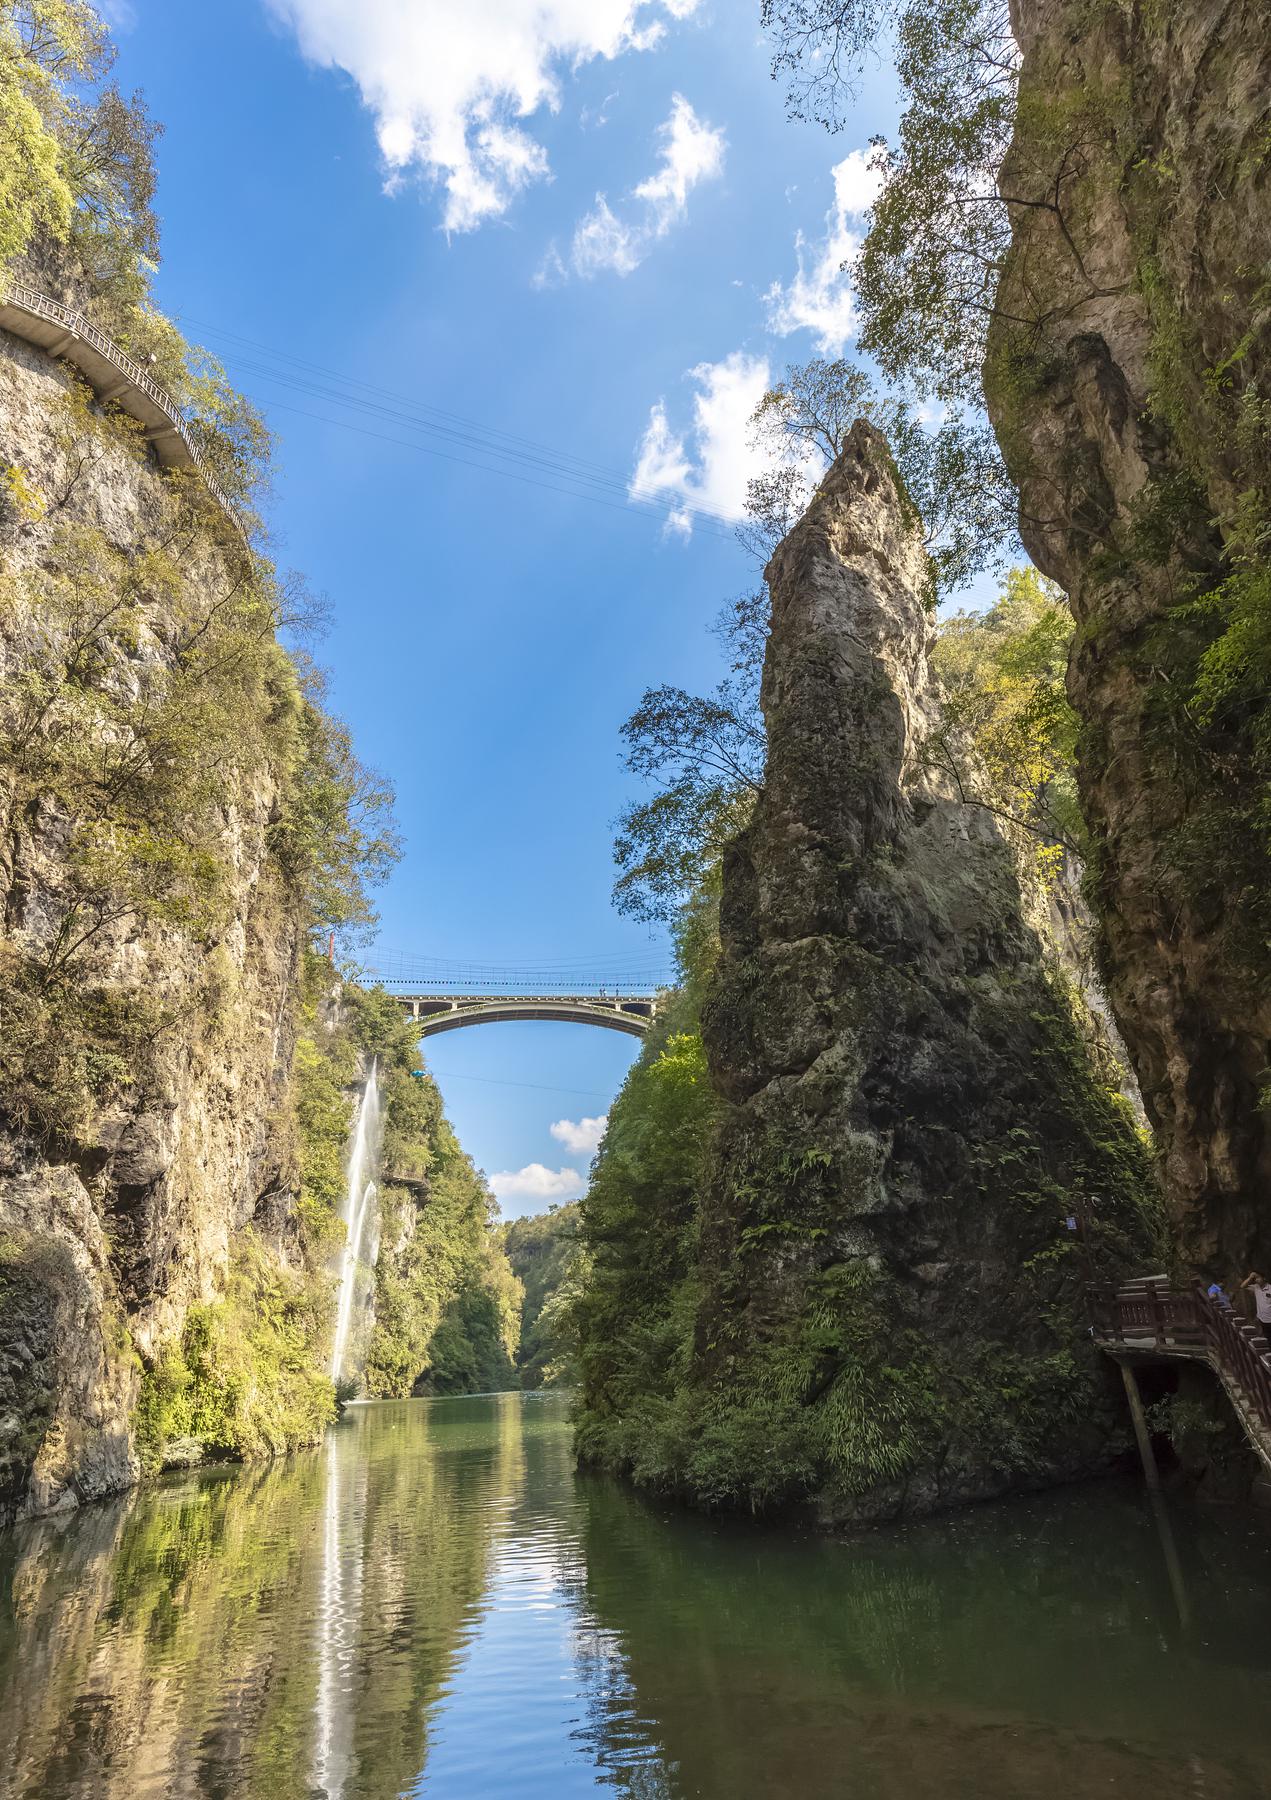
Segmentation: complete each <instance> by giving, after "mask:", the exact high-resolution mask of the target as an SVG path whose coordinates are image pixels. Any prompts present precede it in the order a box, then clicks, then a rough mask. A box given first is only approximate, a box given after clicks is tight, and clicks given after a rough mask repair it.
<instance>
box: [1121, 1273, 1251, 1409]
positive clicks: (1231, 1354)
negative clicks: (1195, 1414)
mask: <svg viewBox="0 0 1271 1800" xmlns="http://www.w3.org/2000/svg"><path fill="white" fill-rule="evenodd" d="M1091 1310H1092V1314H1093V1320H1094V1335H1095V1337H1096V1339H1098V1341H1099V1342H1101V1343H1108V1344H1117V1345H1123V1346H1124V1347H1125V1348H1126V1349H1128V1350H1136V1349H1139V1350H1142V1349H1155V1350H1156V1351H1158V1352H1160V1353H1161V1354H1162V1355H1165V1356H1168V1355H1171V1354H1174V1355H1197V1354H1200V1355H1203V1356H1204V1357H1206V1359H1207V1360H1208V1361H1209V1362H1210V1363H1212V1364H1213V1365H1214V1366H1215V1367H1216V1368H1217V1369H1219V1370H1220V1371H1221V1372H1223V1373H1225V1374H1226V1375H1227V1376H1228V1377H1229V1378H1230V1379H1232V1380H1233V1381H1234V1382H1235V1383H1236V1384H1237V1386H1238V1387H1239V1388H1240V1390H1241V1392H1242V1393H1243V1394H1244V1395H1245V1397H1246V1399H1247V1400H1248V1402H1249V1404H1250V1406H1251V1407H1252V1408H1253V1410H1254V1412H1255V1413H1256V1414H1257V1416H1258V1418H1259V1420H1260V1421H1261V1423H1262V1425H1263V1426H1264V1427H1265V1429H1266V1430H1267V1431H1268V1432H1271V1353H1269V1352H1268V1350H1267V1347H1266V1340H1265V1339H1264V1337H1263V1335H1262V1333H1261V1332H1260V1331H1259V1330H1258V1329H1257V1328H1256V1327H1255V1326H1254V1325H1253V1324H1251V1323H1250V1322H1249V1320H1247V1319H1244V1318H1242V1317H1241V1316H1240V1315H1239V1314H1238V1313H1237V1312H1235V1311H1233V1310H1232V1308H1231V1307H1229V1306H1220V1305H1219V1304H1218V1302H1217V1301H1216V1300H1212V1299H1211V1298H1210V1297H1209V1295H1208V1294H1207V1293H1206V1292H1205V1291H1204V1289H1203V1288H1200V1287H1197V1288H1195V1289H1178V1288H1171V1287H1170V1286H1169V1285H1168V1284H1167V1283H1166V1282H1164V1281H1152V1280H1148V1281H1137V1282H1131V1283H1129V1284H1128V1285H1127V1286H1125V1287H1123V1288H1120V1289H1117V1290H1113V1289H1111V1288H1104V1289H1100V1290H1098V1291H1097V1292H1095V1293H1094V1294H1092V1296H1091Z"/></svg>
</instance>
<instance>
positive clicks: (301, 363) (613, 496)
mask: <svg viewBox="0 0 1271 1800" xmlns="http://www.w3.org/2000/svg"><path fill="white" fill-rule="evenodd" d="M191 323H194V324H197V323H198V321H197V320H192V321H191ZM207 328H208V329H210V330H211V331H212V333H213V335H214V336H218V337H224V338H227V339H235V340H237V342H239V343H242V344H246V345H248V346H249V347H250V348H253V349H256V350H260V351H262V352H263V353H264V354H265V355H266V356H268V357H272V358H275V359H280V360H281V361H283V362H286V363H290V364H292V365H294V367H295V369H297V370H305V369H308V370H312V371H313V372H314V373H316V374H318V375H321V376H322V377H324V378H325V380H324V382H321V383H320V382H315V381H313V380H310V379H309V378H308V377H306V376H304V375H301V374H293V373H291V372H289V371H287V370H279V369H276V368H271V367H270V366H269V365H268V364H267V363H263V364H262V363H260V362H258V361H255V360H254V359H252V358H250V357H245V356H243V355H242V353H241V352H238V351H233V350H231V351H230V352H228V353H227V360H228V361H230V362H231V363H234V364H235V365H236V366H237V367H239V368H243V369H246V370H247V371H248V372H249V373H252V374H254V375H256V376H257V377H258V378H259V379H263V380H265V381H268V382H274V383H276V384H278V385H279V386H283V387H286V388H288V389H290V390H291V391H293V392H298V393H301V394H304V395H307V396H309V397H311V398H314V399H317V400H322V401H325V402H327V403H328V404H331V405H335V406H337V407H342V408H347V409H349V410H352V411H355V412H360V413H362V414H363V415H364V416H369V417H371V418H374V419H380V420H383V421H385V422H388V423H391V424H396V425H399V426H401V427H403V428H404V429H406V430H409V431H416V432H421V433H424V434H427V435H432V436H436V437H440V438H442V439H443V440H444V441H446V442H448V443H450V444H454V445H458V446H460V447H462V448H467V449H471V450H473V451H475V452H476V453H478V454H479V455H482V456H490V457H496V458H501V459H503V460H504V461H515V462H519V463H521V464H522V465H524V468H523V469H522V470H517V469H514V468H506V467H501V466H499V464H498V463H497V462H496V463H490V462H474V461H472V460H471V459H470V458H468V457H465V456H460V455H458V454H456V452H455V450H454V449H452V448H441V447H439V446H438V445H436V444H424V443H418V442H415V441H413V440H410V439H402V438H397V437H390V436H388V435H387V434H386V433H383V432H377V431H373V430H371V429H370V428H369V427H367V426H359V425H355V424H353V423H352V422H351V421H349V420H347V419H339V418H330V417H328V416H326V415H324V414H320V413H313V412H308V411H307V410H306V409H304V408H303V407H299V406H294V405H290V404H288V403H287V402H286V401H283V400H277V399H271V400H270V401H269V402H268V404H269V405H270V406H272V407H275V408H277V409H278V410H280V411H283V412H291V413H294V414H295V415H296V416H297V417H300V418H307V419H312V420H314V421H315V422H316V423H318V424H323V425H331V426H334V427H336V429H338V430H342V431H351V432H354V433H356V434H357V435H359V436H362V437H369V438H373V439H375V440H376V441H378V442H381V443H386V444H392V445H394V446H395V447H397V448H399V449H406V450H417V451H421V452H422V453H423V454H425V455H428V456H434V457H437V458H439V459H441V460H442V461H445V462H453V463H456V464H458V465H459V466H461V467H465V468H472V469H476V470H477V471H478V472H479V473H481V474H487V475H501V476H503V477H505V478H506V479H508V480H513V481H520V482H522V483H523V484H525V485H528V486H532V487H539V488H542V489H544V490H546V491H547V492H550V493H558V494H561V495H563V496H565V497H566V498H569V499H575V500H590V501H591V502H592V503H593V504H595V505H599V506H608V507H609V508H610V509H611V510H619V511H623V512H631V511H634V512H636V513H640V512H642V511H643V512H644V516H646V517H649V516H654V515H656V516H657V517H658V518H659V519H661V520H662V521H663V522H664V523H665V521H666V520H667V519H669V518H671V517H672V516H673V515H675V514H676V513H678V512H688V513H690V514H691V515H692V517H693V518H694V519H695V520H696V521H699V522H700V523H701V524H702V527H703V529H704V530H705V531H707V532H708V533H709V534H710V535H711V536H715V537H721V538H723V537H731V536H732V530H733V527H734V525H735V523H736V521H735V520H734V519H731V518H730V517H729V516H728V515H727V514H725V513H723V512H721V511H719V510H718V509H716V508H713V507H709V506H703V505H700V504H697V503H694V502H692V501H689V500H686V499H685V498H684V497H683V496H680V497H678V498H676V499H664V498H661V497H659V495H657V494H656V493H654V492H651V491H650V492H644V493H641V492H639V491H633V490H632V488H631V486H630V484H629V483H628V481H627V480H626V478H625V477H623V476H621V475H618V474H616V473H615V472H614V471H613V470H612V469H607V468H605V467H603V466H602V465H600V464H598V463H593V462H590V461H589V460H587V459H586V458H583V457H578V456H575V455H574V454H573V453H572V452H570V451H564V450H559V449H557V448H554V447H553V446H550V445H546V444H542V443H539V442H537V441H536V440H535V439H532V438H524V437H519V436H518V435H517V434H515V433H512V432H505V431H501V430H499V429H498V428H497V427H491V426H488V425H485V424H482V423H480V422H478V421H474V420H470V419H465V418H463V416H462V415H460V414H457V413H448V412H446V411H445V410H444V409H442V408H440V407H434V406H430V405H427V404H425V403H422V402H417V401H408V402H403V401H402V398H401V396H400V395H391V394H390V393H389V390H387V389H384V388H378V387H376V386H374V384H372V383H369V382H363V381H359V380H357V379H356V378H355V377H351V376H347V375H343V374H341V373H339V372H338V371H336V370H330V369H326V368H324V367H323V366H322V365H321V364H318V363H310V362H307V361H306V360H305V359H304V358H300V357H295V356H291V355H289V354H288V353H287V352H285V351H277V350H272V349H269V348H268V347H267V346H264V345H258V344H255V343H254V342H253V340H251V339H248V338H242V337H239V335H238V334H237V333H234V332H227V331H224V330H223V329H222V328H221V327H218V326H209V327H207ZM326 382H335V383H338V384H341V386H342V387H344V388H352V389H358V388H360V389H362V390H363V392H364V393H366V394H380V395H383V396H385V398H386V399H391V400H392V401H393V404H392V405H385V404H383V403H382V402H381V401H376V400H369V399H363V398H362V397H361V396H360V395H359V394H357V393H356V392H354V393H347V392H342V391H341V388H340V387H339V386H337V387H334V388H333V387H331V386H329V385H325V383H326ZM430 415H431V416H430ZM500 439H502V440H503V441H502V442H499V441H498V440H500ZM525 469H529V470H535V471H537V477H536V476H535V475H533V474H528V473H525V472H524V470H525ZM545 476H554V477H557V479H556V480H548V479H541V478H538V477H545ZM562 481H564V482H569V483H573V484H575V485H572V486H562V485H560V483H561V482H562ZM579 484H581V485H579ZM592 490H597V491H592ZM645 509H649V510H647V511H646V510H645ZM720 528H722V529H720Z"/></svg>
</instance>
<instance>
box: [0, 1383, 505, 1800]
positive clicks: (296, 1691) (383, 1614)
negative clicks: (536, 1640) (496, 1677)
mask: <svg viewBox="0 0 1271 1800" xmlns="http://www.w3.org/2000/svg"><path fill="white" fill-rule="evenodd" d="M437 1420H438V1414H436V1413H434V1414H431V1415H430V1414H429V1413H427V1412H426V1411H425V1409H423V1408H421V1407H417V1406H416V1407H402V1408H400V1409H397V1408H393V1409H388V1408H379V1409H377V1410H376V1414H375V1426H374V1429H368V1415H367V1414H365V1413H361V1412H359V1411H356V1410H355V1411H354V1413H353V1414H352V1415H351V1416H350V1419H349V1421H348V1423H347V1424H346V1425H345V1426H344V1427H343V1428H341V1429H340V1430H339V1431H338V1432H336V1433H335V1434H334V1435H333V1437H332V1439H331V1441H330V1447H329V1449H324V1450H322V1451H318V1452H315V1453H313V1454H304V1455H299V1456H297V1457H296V1458H294V1459H292V1460H291V1461H290V1462H288V1463H286V1464H280V1465H276V1466H272V1467H270V1468H268V1469H262V1470H259V1471H256V1470H248V1471H239V1472H236V1473H235V1474H233V1475H224V1476H222V1475H216V1476H210V1475H209V1476H204V1477H202V1478H200V1479H198V1480H191V1481H189V1482H186V1483H183V1484H182V1485H181V1486H180V1487H164V1488H160V1489H158V1490H156V1491H154V1492H151V1493H147V1494H143V1495H141V1496H139V1497H137V1498H135V1499H134V1500H132V1501H131V1502H121V1503H117V1504H115V1505H112V1506H111V1507H110V1508H109V1509H102V1510H98V1511H95V1512H93V1513H92V1514H91V1515H89V1516H86V1517H83V1518H81V1519H79V1520H76V1521H74V1522H73V1523H72V1524H71V1525H70V1527H69V1528H67V1526H66V1525H65V1524H64V1523H62V1522H49V1523H47V1524H44V1523H41V1524H38V1525H36V1524H33V1525H31V1526H29V1527H27V1528H24V1530H23V1531H22V1532H21V1533H20V1534H17V1535H15V1536H14V1537H13V1538H11V1539H10V1540H8V1541H6V1542H5V1543H4V1546H3V1552H2V1554H0V1608H2V1607H4V1606H5V1605H6V1604H7V1605H8V1607H9V1610H8V1611H7V1612H5V1611H0V1669H3V1670H4V1674H3V1676H0V1683H2V1684H3V1685H0V1769H4V1770H6V1771H15V1772H16V1773H15V1774H14V1775H13V1776H12V1781H13V1785H12V1786H10V1787H7V1788H4V1792H5V1796H6V1800H9V1796H10V1795H12V1796H13V1797H14V1800H18V1797H19V1796H20V1797H22V1800H28V1797H29V1800H35V1797H36V1796H43V1795H45V1794H48V1793H56V1794H58V1795H59V1796H75V1797H76V1800H81V1797H82V1800H116V1797H126V1800H134V1797H135V1796H136V1795H138V1794H140V1793H145V1792H150V1793H162V1794H164V1795H168V1794H186V1793H189V1794H198V1795H205V1794H217V1795H227V1796H228V1795H234V1796H236V1797H237V1796H242V1797H243V1800H254V1797H255V1796H262V1797H267V1800H312V1796H313V1795H314V1794H315V1793H321V1792H323V1791H325V1792H326V1793H327V1794H328V1795H329V1796H330V1797H331V1800H335V1796H336V1795H337V1794H341V1793H347V1794H349V1795H352V1794H353V1793H356V1794H358V1795H360V1796H378V1795H381V1794H382V1795H384V1796H385V1797H387V1796H390V1795H397V1794H399V1793H400V1792H401V1791H402V1790H403V1789H404V1788H407V1787H409V1786H410V1785H411V1784H412V1783H413V1782H414V1780H415V1779H416V1778H417V1776H418V1774H419V1772H420V1770H421V1768H422V1767H423V1764H424V1759H425V1754H426V1737H427V1731H428V1720H429V1716H430V1712H431V1710H432V1709H433V1707H434V1706H435V1703H436V1699H437V1696H438V1692H439V1690H440V1689H441V1687H442V1686H443V1684H444V1683H445V1682H446V1681H447V1680H448V1678H449V1677H450V1675H451V1673H452V1670H453V1667H454V1662H455V1658H456V1655H457V1654H458V1651H459V1649H460V1648H461V1646H462V1643H463V1641H464V1639H465V1635H466V1628H467V1626H466V1622H467V1620H468V1619H469V1617H470V1615H471V1613H472V1611H473V1609H474V1607H475V1605H476V1602H477V1601H478V1599H479V1597H480V1595H481V1593H482V1591H483V1589H484V1587H485V1585H486V1582H487V1575H488V1568H489V1561H490V1557H491V1553H492V1549H493V1544H494V1539H495V1538H496V1536H497V1534H498V1532H499V1529H500V1526H501V1523H502V1520H503V1518H504V1516H505V1514H504V1512H503V1511H502V1509H501V1508H500V1506H499V1505H498V1504H497V1502H498V1500H499V1499H500V1497H502V1496H506V1495H507V1494H508V1493H509V1492H510V1491H514V1489H515V1485H516V1482H517V1480H518V1478H519V1472H520V1469H521V1452H520V1440H519V1425H520V1420H519V1413H518V1412H517V1411H516V1409H515V1408H509V1409H508V1410H507V1413H506V1414H505V1416H504V1417H503V1418H502V1419H501V1421H500V1437H499V1441H498V1445H497V1448H496V1450H495V1452H494V1453H491V1452H490V1450H489V1440H488V1424H487V1425H486V1427H485V1428H484V1429H483V1430H480V1431H478V1430H477V1429H476V1428H475V1426H473V1425H472V1424H470V1423H469V1422H468V1421H466V1420H465V1418H464V1416H463V1411H462V1408H461V1407H455V1408H453V1409H450V1408H448V1409H446V1412H445V1414H444V1415H442V1416H441V1419H440V1423H437V1422H436V1421H437ZM10 1595H11V1601H10V1600H9V1598H8V1597H9V1596H10ZM320 1768H321V1769H323V1770H324V1771H325V1774H326V1779H325V1780H323V1779H321V1777H320V1775H319V1769H320ZM2 1785H3V1783H2V1782H0V1786H2Z"/></svg>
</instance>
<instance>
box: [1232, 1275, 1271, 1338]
mask: <svg viewBox="0 0 1271 1800" xmlns="http://www.w3.org/2000/svg"><path fill="white" fill-rule="evenodd" d="M1240 1285H1241V1287H1242V1288H1252V1289H1253V1304H1254V1307H1255V1309H1256V1311H1257V1314H1258V1326H1259V1328H1260V1330H1261V1332H1262V1335H1263V1337H1264V1338H1265V1339H1266V1341H1267V1349H1268V1350H1271V1281H1264V1280H1263V1278H1262V1276H1261V1275H1260V1274H1259V1273H1258V1271H1257V1269H1253V1270H1252V1271H1251V1272H1250V1273H1249V1274H1248V1275H1246V1276H1245V1278H1244V1280H1243V1281H1242V1282H1241V1283H1240Z"/></svg>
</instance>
